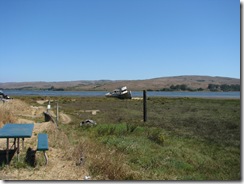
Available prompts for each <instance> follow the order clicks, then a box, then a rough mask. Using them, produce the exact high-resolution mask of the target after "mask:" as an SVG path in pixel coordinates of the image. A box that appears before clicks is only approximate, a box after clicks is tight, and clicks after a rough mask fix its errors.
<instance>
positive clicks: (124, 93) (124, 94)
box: [105, 86, 132, 99]
mask: <svg viewBox="0 0 244 184" xmlns="http://www.w3.org/2000/svg"><path fill="white" fill-rule="evenodd" d="M105 96H106V97H115V98H120V99H131V98H132V97H131V91H128V90H127V87H126V86H124V87H121V88H117V89H115V90H113V91H112V92H109V93H106V94H105Z"/></svg>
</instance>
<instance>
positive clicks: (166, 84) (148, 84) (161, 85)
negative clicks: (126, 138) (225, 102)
mask: <svg viewBox="0 0 244 184" xmlns="http://www.w3.org/2000/svg"><path fill="white" fill-rule="evenodd" d="M209 84H215V85H223V84H226V85H240V79H235V78H228V77H210V76H173V77H160V78H153V79H146V80H94V81H92V80H91V81H89V80H88V81H87V80H80V81H65V82H16V83H15V82H10V83H0V89H30V90H38V89H48V90H71V91H77V90H80V91H82V90H98V91H111V90H113V89H115V88H117V87H120V86H127V88H128V89H130V90H133V91H135V90H162V89H170V88H172V86H173V87H174V86H177V85H184V86H186V87H187V88H188V89H203V90H207V89H208V86H209Z"/></svg>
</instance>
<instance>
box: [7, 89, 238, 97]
mask: <svg viewBox="0 0 244 184" xmlns="http://www.w3.org/2000/svg"><path fill="white" fill-rule="evenodd" d="M3 92H4V93H5V94H7V95H9V96H10V97H11V96H83V97H103V96H105V94H106V93H107V92H106V91H31V90H4V91H3ZM142 96H143V92H142V91H132V97H142ZM147 96H149V97H153V96H161V97H203V98H240V92H163V91H160V92H157V91H148V92H147Z"/></svg>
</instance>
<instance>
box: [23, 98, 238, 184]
mask: <svg viewBox="0 0 244 184" xmlns="http://www.w3.org/2000/svg"><path fill="white" fill-rule="evenodd" d="M36 98H38V97H31V98H29V99H28V98H26V97H22V99H23V100H25V101H27V102H29V103H32V104H34V103H35V100H36ZM46 98H48V97H46ZM52 100H57V101H58V102H59V105H60V110H61V111H63V112H64V113H66V114H68V115H70V116H71V118H72V122H71V123H70V124H59V128H60V130H62V131H63V132H64V133H65V134H66V135H67V137H68V140H69V142H70V144H71V145H73V146H74V148H75V151H74V156H77V158H78V157H79V156H80V155H83V156H84V157H85V158H86V162H85V167H87V168H88V170H89V172H90V173H91V175H92V177H93V178H95V179H100V180H104V179H110V180H240V179H241V156H240V143H241V132H240V130H241V129H240V128H241V119H240V118H241V117H240V114H241V112H240V100H239V99H238V100H237V99H200V98H199V99H198V98H163V97H150V98H148V100H147V107H148V121H147V122H143V121H142V120H143V114H142V111H143V104H142V103H143V102H142V101H140V100H118V99H113V98H102V97H97V98H94V97H93V98H89V97H52ZM44 105H47V104H44ZM91 109H98V110H100V112H99V113H97V114H96V115H92V114H91V113H86V112H82V110H91ZM85 119H92V120H95V121H96V122H97V125H96V126H94V127H80V122H81V121H83V120H85Z"/></svg>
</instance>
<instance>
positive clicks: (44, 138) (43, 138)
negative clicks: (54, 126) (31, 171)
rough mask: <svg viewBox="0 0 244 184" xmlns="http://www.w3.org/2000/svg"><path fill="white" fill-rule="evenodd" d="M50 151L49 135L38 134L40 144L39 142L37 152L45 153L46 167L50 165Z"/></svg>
mask: <svg viewBox="0 0 244 184" xmlns="http://www.w3.org/2000/svg"><path fill="white" fill-rule="evenodd" d="M47 150H48V135H47V134H43V133H41V134H38V142H37V149H36V151H43V154H44V157H45V160H46V165H47V163H48V158H47V155H46V151H47Z"/></svg>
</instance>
